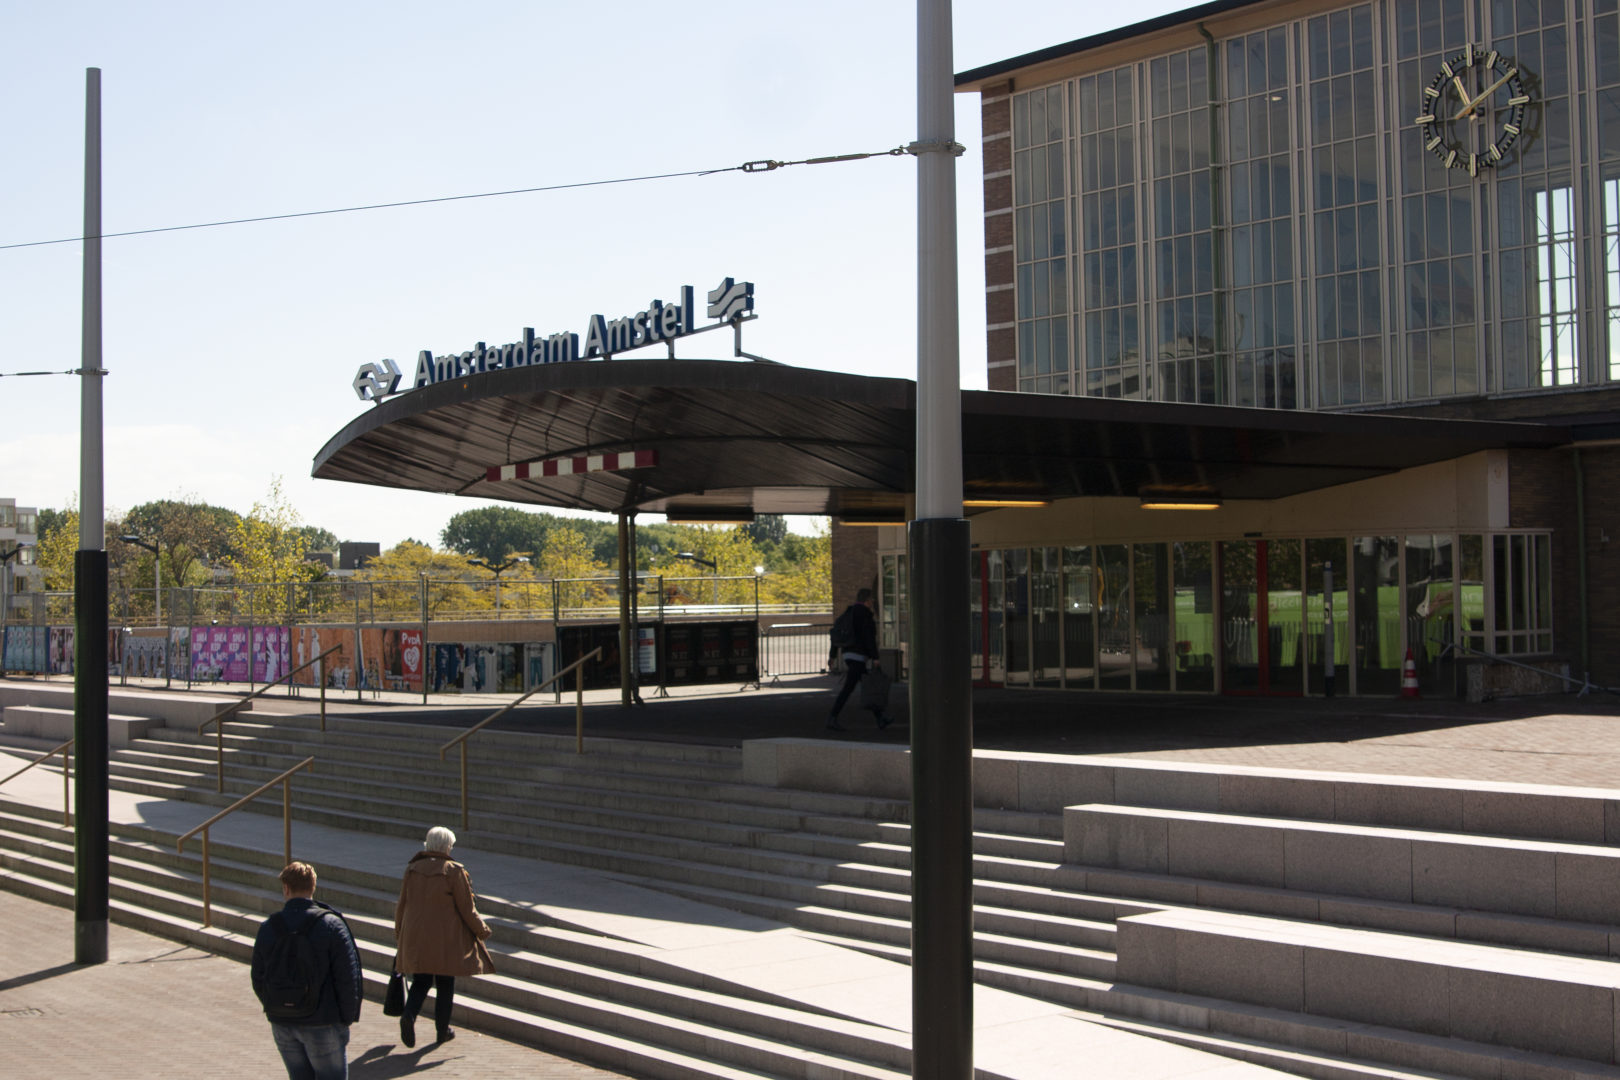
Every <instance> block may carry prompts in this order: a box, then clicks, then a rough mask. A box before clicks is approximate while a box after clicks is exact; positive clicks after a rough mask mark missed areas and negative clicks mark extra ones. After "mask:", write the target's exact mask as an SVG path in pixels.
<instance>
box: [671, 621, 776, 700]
mask: <svg viewBox="0 0 1620 1080" xmlns="http://www.w3.org/2000/svg"><path fill="white" fill-rule="evenodd" d="M663 635H664V681H665V682H666V683H668V684H669V685H671V686H679V685H686V684H692V683H706V682H734V681H736V682H753V681H754V680H756V679H758V678H759V661H758V644H759V627H758V626H756V625H755V624H754V622H753V620H751V619H750V620H748V621H741V620H738V621H733V622H713V623H703V622H690V623H665V624H664V626H663Z"/></svg>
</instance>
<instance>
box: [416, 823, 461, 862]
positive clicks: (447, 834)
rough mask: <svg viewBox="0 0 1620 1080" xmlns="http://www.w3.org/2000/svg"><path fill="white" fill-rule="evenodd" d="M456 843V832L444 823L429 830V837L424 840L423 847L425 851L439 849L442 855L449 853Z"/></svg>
mask: <svg viewBox="0 0 1620 1080" xmlns="http://www.w3.org/2000/svg"><path fill="white" fill-rule="evenodd" d="M455 843H456V834H455V833H453V832H451V831H450V830H449V829H447V828H445V827H444V826H443V825H435V826H433V828H431V829H429V830H428V832H427V839H426V840H423V841H422V849H423V850H424V851H437V852H438V853H439V854H440V855H448V854H450V849H451V848H452V847H454V846H455Z"/></svg>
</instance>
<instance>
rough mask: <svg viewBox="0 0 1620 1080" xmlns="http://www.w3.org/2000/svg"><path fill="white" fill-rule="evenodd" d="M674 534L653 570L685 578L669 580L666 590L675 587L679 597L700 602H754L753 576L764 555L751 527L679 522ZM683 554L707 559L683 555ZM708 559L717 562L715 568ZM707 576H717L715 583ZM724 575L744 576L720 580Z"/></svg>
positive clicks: (669, 576)
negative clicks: (748, 528)
mask: <svg viewBox="0 0 1620 1080" xmlns="http://www.w3.org/2000/svg"><path fill="white" fill-rule="evenodd" d="M670 535H671V538H672V540H673V541H674V542H673V543H672V544H671V546H670V547H669V548H667V549H666V550H664V551H662V552H660V553H659V555H658V557H657V558H656V559H655V560H654V561H653V571H654V572H655V573H659V574H663V575H664V576H665V577H666V578H675V579H684V580H677V581H674V582H669V583H667V584H666V586H665V590H666V593H667V592H668V590H669V589H670V588H674V589H675V590H676V593H675V596H674V599H675V600H677V601H679V600H680V599H681V598H682V597H683V596H686V597H690V598H691V599H692V600H694V601H697V602H711V601H712V602H713V603H718V604H744V605H746V604H752V603H753V602H754V586H753V582H752V580H751V579H752V578H753V577H754V575H755V570H756V568H757V567H759V566H760V565H762V564H763V562H764V558H763V556H761V555H760V552H759V548H758V547H756V546H755V545H754V538H753V537H752V536H750V535H749V534H748V532H747V530H745V529H742V528H740V527H738V526H735V525H708V526H705V525H678V526H676V527H675V529H674V531H673V532H672V533H671V534H670ZM681 554H689V555H692V556H695V558H696V559H701V560H703V561H702V562H697V561H693V560H689V559H682V558H680V555H681ZM708 563H713V564H714V566H713V567H712V568H711V567H710V566H708V565H707V564H708ZM705 578H709V579H716V580H714V582H713V583H712V584H711V582H709V581H705V580H704V579H705ZM724 578H740V579H743V580H733V581H724V580H718V579H724Z"/></svg>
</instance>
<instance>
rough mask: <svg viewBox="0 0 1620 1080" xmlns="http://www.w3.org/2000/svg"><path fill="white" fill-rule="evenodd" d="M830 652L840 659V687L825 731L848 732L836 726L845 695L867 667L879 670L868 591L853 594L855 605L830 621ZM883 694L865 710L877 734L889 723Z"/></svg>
mask: <svg viewBox="0 0 1620 1080" xmlns="http://www.w3.org/2000/svg"><path fill="white" fill-rule="evenodd" d="M829 638H830V642H831V645H832V648H833V650H834V651H835V652H839V653H842V654H843V657H844V685H843V686H842V687H841V688H840V689H839V691H838V700H837V701H834V702H833V707H832V712H831V713H829V714H828V715H827V730H828V731H845V730H848V729H846V728H845V727H844V725H843V724H840V723H839V722H838V714H839V713H840V712H841V711H843V708H844V702H846V701H848V700H849V695H851V694H853V693H854V692H855V688H856V687H858V686H860V685H861V680H862V679H864V678H865V677H866V670H867V665H868V664H870V665H871V667H872V670H873V671H879V670H881V669H880V668H879V666H878V664H879V657H878V642H877V618H876V617H875V616H873V614H872V590H871V589H861V590H860V591H859V592H857V593H856V594H855V602H854V603H853V604H851V605H849V607H847V608H845V609H844V613H843V614H842V615H840V616H838V618H836V619H834V620H833V625H832V632H831V634H830V635H829ZM887 697H888V695H887V692H885V693H884V695H883V698H884V700H883V701H880V702H878V703H877V704H873V703H872V701H870V700H868V701H867V702H866V704H865V708H867V709H869V710H871V713H872V717H873V719H875V720H876V721H877V726H878V730H879V731H882V730H883V729H884V728H886V727H888V726H889V724H890V723H892V721H891V720H890V718H889V716H888V713H887V712H886V709H887V704H886V701H887Z"/></svg>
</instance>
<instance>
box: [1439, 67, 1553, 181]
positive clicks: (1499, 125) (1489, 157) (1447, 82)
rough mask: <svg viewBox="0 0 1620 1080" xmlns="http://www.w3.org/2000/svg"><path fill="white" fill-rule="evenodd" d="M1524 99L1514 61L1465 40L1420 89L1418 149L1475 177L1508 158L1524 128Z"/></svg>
mask: <svg viewBox="0 0 1620 1080" xmlns="http://www.w3.org/2000/svg"><path fill="white" fill-rule="evenodd" d="M1529 104H1530V95H1529V93H1528V92H1527V91H1526V90H1525V88H1524V81H1523V80H1522V79H1521V78H1520V77H1519V69H1518V67H1517V66H1516V65H1515V64H1514V63H1513V61H1511V60H1509V59H1508V58H1507V57H1505V56H1503V55H1502V54H1501V53H1499V52H1497V51H1496V50H1495V49H1487V48H1485V46H1483V45H1474V44H1472V43H1470V44H1468V45H1465V46H1464V47H1463V51H1462V52H1460V53H1458V54H1456V55H1455V56H1451V57H1448V58H1446V59H1445V60H1444V61H1442V62H1441V64H1440V70H1439V71H1437V72H1436V73H1435V76H1434V79H1433V80H1432V81H1430V83H1429V85H1427V86H1425V87H1424V88H1423V113H1422V115H1420V116H1418V117H1417V118H1416V120H1415V121H1414V122H1415V123H1416V124H1417V125H1418V128H1419V130H1420V131H1421V132H1422V133H1423V149H1425V150H1427V151H1429V152H1430V153H1432V154H1433V155H1434V156H1435V157H1437V158H1439V159H1440V161H1441V163H1442V164H1444V165H1445V167H1446V168H1448V169H1462V170H1464V171H1466V172H1467V173H1468V175H1469V176H1478V175H1479V171H1480V170H1481V169H1491V168H1495V167H1496V166H1497V165H1498V164H1500V163H1501V162H1502V161H1503V160H1504V159H1505V158H1506V157H1507V152H1508V148H1509V147H1511V146H1512V145H1513V144H1514V142H1515V141H1516V140H1517V139H1518V138H1519V135H1520V133H1521V132H1522V131H1523V130H1524V110H1525V106H1527V105H1529Z"/></svg>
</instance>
